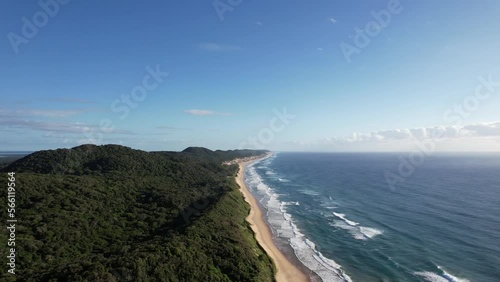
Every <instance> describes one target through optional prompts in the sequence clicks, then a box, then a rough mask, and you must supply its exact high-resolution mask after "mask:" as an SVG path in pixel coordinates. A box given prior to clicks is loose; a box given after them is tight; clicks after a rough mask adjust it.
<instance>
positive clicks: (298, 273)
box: [232, 153, 310, 282]
mask: <svg viewBox="0 0 500 282" xmlns="http://www.w3.org/2000/svg"><path fill="white" fill-rule="evenodd" d="M270 156H272V153H268V154H267V155H266V156H264V157H262V156H260V157H252V158H246V159H241V160H234V161H233V162H232V163H234V164H238V165H239V171H238V174H237V176H236V182H237V183H238V185H239V186H240V191H241V193H242V194H243V196H244V198H245V201H246V202H247V203H248V204H250V207H251V210H250V214H249V215H248V217H247V221H248V222H249V223H250V225H251V227H252V230H253V232H254V233H255V238H256V239H257V241H258V242H259V244H260V245H261V246H262V248H263V249H264V250H265V251H266V253H267V255H268V256H270V257H271V258H272V260H273V261H274V264H275V266H276V269H277V273H276V280H277V281H278V282H289V281H290V282H295V281H297V282H303V281H310V279H309V278H308V275H307V274H305V273H304V272H303V271H302V270H301V269H300V268H299V267H297V266H296V265H294V264H293V263H292V262H291V261H290V260H289V259H288V258H287V257H286V256H285V255H284V254H283V253H282V252H281V251H280V250H279V249H278V247H277V246H276V244H275V243H274V241H273V236H272V232H271V229H270V226H269V225H268V224H267V222H266V221H265V219H264V215H263V212H262V209H261V208H260V207H259V204H258V202H257V200H256V199H255V197H254V196H253V195H252V194H251V193H250V191H249V190H248V188H247V186H246V184H245V181H244V176H245V168H246V166H247V165H248V164H250V163H253V162H255V161H260V160H263V159H265V158H268V157H270Z"/></svg>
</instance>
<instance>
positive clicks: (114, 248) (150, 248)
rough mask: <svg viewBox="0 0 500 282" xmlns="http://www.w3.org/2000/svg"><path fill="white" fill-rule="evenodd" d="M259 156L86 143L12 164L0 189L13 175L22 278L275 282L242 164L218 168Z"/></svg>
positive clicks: (18, 267)
mask: <svg viewBox="0 0 500 282" xmlns="http://www.w3.org/2000/svg"><path fill="white" fill-rule="evenodd" d="M263 153H265V151H250V150H244V151H241V150H240V151H210V150H208V149H204V148H188V149H186V150H185V151H183V152H181V153H174V152H150V153H148V152H144V151H138V150H132V149H130V148H126V147H122V146H117V145H106V146H93V145H84V146H79V147H76V148H73V149H59V150H51V151H40V152H36V153H33V154H31V155H29V156H26V157H24V158H22V159H20V160H18V161H16V162H14V163H12V164H10V165H9V166H8V167H6V168H4V169H3V173H2V174H3V175H4V176H3V177H1V181H0V183H1V185H2V186H3V187H6V185H7V174H6V172H8V171H14V172H16V193H17V194H16V204H17V206H16V217H17V219H18V220H19V223H18V225H17V229H16V233H17V238H16V248H17V261H16V273H17V275H16V278H17V280H18V281H273V280H274V271H275V270H274V266H273V264H272V262H271V260H270V258H269V257H268V256H267V255H266V254H265V253H264V251H263V250H262V249H261V248H260V246H258V244H257V242H256V241H255V239H254V237H253V233H252V231H251V229H250V227H249V225H248V223H247V222H246V221H245V217H246V215H247V214H248V212H249V206H248V205H247V204H246V202H245V201H244V200H243V196H242V195H241V193H240V192H239V191H238V186H237V185H236V183H235V181H234V176H235V174H236V171H237V167H236V166H235V165H234V166H223V165H222V164H221V163H222V162H223V161H227V160H231V159H234V158H238V157H248V156H254V155H260V154H263ZM2 200H3V202H2V206H4V207H5V206H6V204H7V202H6V198H5V197H2ZM0 214H1V217H2V218H4V219H5V218H6V216H7V215H6V209H1V212H0ZM7 236H8V234H7V231H6V230H5V229H4V231H2V234H1V238H0V245H1V246H3V247H2V248H4V249H5V248H7V242H6V239H7ZM2 254H4V252H2ZM6 263H7V259H6V257H5V256H4V255H2V264H3V265H4V268H6ZM2 275H3V276H0V280H2V281H4V280H5V281H10V280H9V279H12V280H14V279H13V278H12V277H11V275H10V274H9V275H7V274H6V271H3V272H2Z"/></svg>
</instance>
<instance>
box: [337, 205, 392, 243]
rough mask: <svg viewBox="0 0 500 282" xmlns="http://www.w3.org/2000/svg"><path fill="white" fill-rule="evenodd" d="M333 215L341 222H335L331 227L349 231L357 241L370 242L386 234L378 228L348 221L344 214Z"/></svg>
mask: <svg viewBox="0 0 500 282" xmlns="http://www.w3.org/2000/svg"><path fill="white" fill-rule="evenodd" d="M333 215H335V216H336V217H337V218H339V219H341V220H335V221H334V223H333V224H330V225H331V226H334V227H338V228H341V229H344V230H347V231H349V233H351V235H352V237H354V239H356V240H368V239H372V238H374V237H376V236H378V235H382V234H383V233H384V231H382V230H379V229H376V228H371V227H365V226H360V225H359V223H357V222H354V221H352V220H349V219H347V218H346V215H345V214H343V213H336V212H334V213H333Z"/></svg>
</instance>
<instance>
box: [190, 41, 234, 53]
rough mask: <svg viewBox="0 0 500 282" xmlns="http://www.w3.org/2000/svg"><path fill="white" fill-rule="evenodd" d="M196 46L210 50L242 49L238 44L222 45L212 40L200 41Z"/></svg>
mask: <svg viewBox="0 0 500 282" xmlns="http://www.w3.org/2000/svg"><path fill="white" fill-rule="evenodd" d="M198 47H199V48H200V49H202V50H205V51H211V52H225V51H238V50H241V49H242V48H241V47H240V46H237V45H224V44H217V43H212V42H205V43H201V44H199V45H198Z"/></svg>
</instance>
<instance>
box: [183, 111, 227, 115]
mask: <svg viewBox="0 0 500 282" xmlns="http://www.w3.org/2000/svg"><path fill="white" fill-rule="evenodd" d="M184 112H185V113H188V114H190V115H194V116H230V115H231V113H220V112H216V111H211V110H196V109H193V110H185V111H184Z"/></svg>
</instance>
